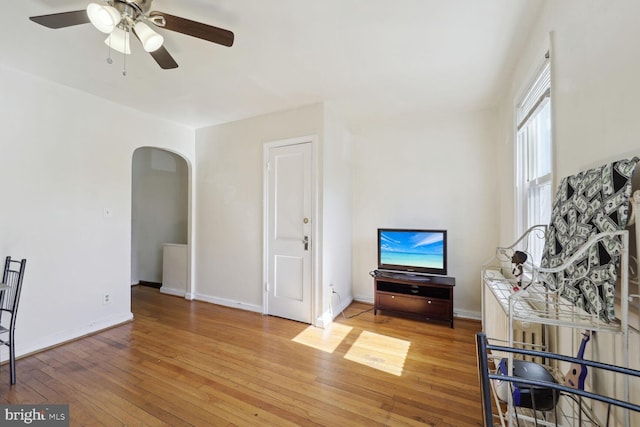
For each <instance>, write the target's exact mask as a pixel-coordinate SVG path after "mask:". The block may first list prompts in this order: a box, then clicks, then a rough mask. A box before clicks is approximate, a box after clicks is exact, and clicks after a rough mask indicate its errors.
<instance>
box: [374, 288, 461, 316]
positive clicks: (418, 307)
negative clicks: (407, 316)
mask: <svg viewBox="0 0 640 427" xmlns="http://www.w3.org/2000/svg"><path fill="white" fill-rule="evenodd" d="M377 307H378V309H381V310H385V309H386V310H390V311H397V312H402V313H412V314H417V315H420V316H424V317H426V318H428V319H435V320H449V308H450V304H449V301H442V300H438V299H434V298H422V297H410V296H404V295H393V294H383V293H380V294H379V295H378V304H377Z"/></svg>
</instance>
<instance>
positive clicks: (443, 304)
mask: <svg viewBox="0 0 640 427" xmlns="http://www.w3.org/2000/svg"><path fill="white" fill-rule="evenodd" d="M455 284H456V279H455V278H454V277H446V276H426V275H424V276H423V275H420V276H419V275H411V274H404V273H388V272H385V273H380V274H379V275H377V276H375V277H374V286H375V304H374V306H373V314H374V315H376V314H378V310H383V311H390V312H395V313H399V314H407V315H412V316H417V317H419V318H421V319H427V320H440V321H446V322H450V324H451V327H452V328H453V287H454V286H455Z"/></svg>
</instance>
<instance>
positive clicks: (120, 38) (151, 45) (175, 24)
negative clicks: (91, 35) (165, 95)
mask: <svg viewBox="0 0 640 427" xmlns="http://www.w3.org/2000/svg"><path fill="white" fill-rule="evenodd" d="M103 2H104V3H105V4H103V5H101V4H98V3H89V5H88V6H87V8H86V10H85V9H82V10H75V11H71V12H62V13H54V14H51V15H40V16H31V17H30V18H29V19H30V20H32V21H33V22H36V23H38V24H40V25H44V26H45V27H48V28H54V29H58V28H65V27H71V26H74V25H80V24H87V23H89V22H91V23H92V24H93V25H94V26H95V27H96V28H97V29H98V30H100V31H102V32H103V33H106V34H109V36H108V37H107V39H106V40H105V43H106V44H107V45H109V46H110V47H111V48H112V49H115V50H117V51H119V52H122V53H124V54H129V53H131V50H130V47H129V36H130V34H131V33H133V34H134V35H135V36H136V37H137V38H138V40H140V42H141V43H142V46H143V47H144V49H145V50H146V51H147V52H149V54H150V55H151V56H152V57H153V59H155V61H156V62H157V63H158V65H160V67H161V68H163V69H165V70H166V69H171V68H177V67H178V63H177V62H176V61H175V60H174V59H173V57H172V56H171V55H170V54H169V52H168V51H167V49H165V47H164V46H163V45H162V44H163V42H164V38H163V37H162V36H161V35H160V34H158V33H157V32H155V31H154V30H153V29H152V28H151V26H150V25H149V24H152V25H153V26H155V27H159V28H164V29H165V30H169V31H175V32H178V33H182V34H186V35H188V36H192V37H197V38H199V39H202V40H207V41H210V42H212V43H217V44H220V45H223V46H232V45H233V39H234V35H233V33H232V32H231V31H229V30H225V29H222V28H218V27H214V26H211V25H207V24H202V23H200V22H196V21H192V20H190V19H186V18H181V17H179V16H174V15H169V14H168V13H164V12H158V11H151V3H152V2H153V0H103Z"/></svg>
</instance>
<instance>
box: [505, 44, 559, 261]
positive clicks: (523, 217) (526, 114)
mask: <svg viewBox="0 0 640 427" xmlns="http://www.w3.org/2000/svg"><path fill="white" fill-rule="evenodd" d="M517 101H518V102H517V103H515V108H514V110H515V111H514V112H515V115H514V117H515V126H514V183H515V185H514V187H515V188H514V190H515V198H514V200H515V205H514V219H515V222H514V224H515V232H516V236H522V235H523V234H524V233H525V232H526V231H527V230H528V229H529V228H530V227H532V226H535V225H539V224H534V223H530V221H531V218H532V217H533V216H535V215H533V212H532V209H534V206H533V205H532V200H533V199H534V196H532V194H533V192H534V191H535V189H536V188H537V189H543V188H544V187H545V186H548V187H549V188H548V190H547V191H549V193H548V196H549V200H548V206H547V208H548V209H549V215H548V216H549V218H547V219H546V221H545V220H541V219H540V220H538V221H537V222H538V223H540V222H542V223H543V225H548V223H549V221H550V217H551V212H550V210H551V207H552V204H553V175H554V174H553V170H554V163H553V160H554V159H553V150H554V144H553V126H554V125H553V102H552V96H551V61H550V58H549V54H548V53H547V54H546V55H545V59H544V61H543V63H542V65H541V66H540V67H539V68H538V70H537V71H536V73H535V75H534V78H533V79H532V80H531V83H530V84H529V85H528V86H527V87H526V90H525V91H524V92H523V94H522V95H521V96H520V97H519V98H517ZM547 107H548V120H549V122H548V132H549V133H548V135H547V136H548V147H547V148H548V152H547V153H544V154H545V155H548V156H549V157H548V158H547V159H546V162H547V164H548V172H547V171H545V172H546V173H542V174H537V172H536V174H534V175H533V178H532V179H530V177H531V176H532V174H531V170H535V171H537V167H538V161H539V159H540V157H539V156H540V154H541V153H540V151H535V150H540V147H539V146H536V147H533V146H532V144H534V145H535V144H536V142H539V141H541V139H540V138H537V137H536V136H535V135H534V136H533V137H532V136H531V135H530V132H532V130H531V126H530V125H532V124H533V125H535V124H536V122H535V120H537V119H540V118H541V117H540V116H539V115H540V114H541V113H542V111H543V109H545V108H547ZM523 132H524V134H523ZM545 142H546V141H545ZM545 142H543V143H545ZM545 145H546V143H545ZM537 216H538V217H540V216H541V215H540V212H537ZM545 216H546V214H545ZM524 244H525V245H527V248H525V250H527V251H528V249H529V248H531V249H532V251H533V252H534V253H533V254H532V255H533V256H534V259H533V260H532V261H534V262H535V263H536V264H537V263H538V262H539V261H540V256H541V255H542V246H543V242H542V243H534V241H531V239H529V240H528V241H526V242H524Z"/></svg>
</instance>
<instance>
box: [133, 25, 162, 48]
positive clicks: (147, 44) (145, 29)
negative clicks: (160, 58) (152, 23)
mask: <svg viewBox="0 0 640 427" xmlns="http://www.w3.org/2000/svg"><path fill="white" fill-rule="evenodd" d="M134 29H135V31H136V34H137V35H138V37H139V38H140V41H141V42H142V46H143V47H144V50H146V51H147V52H155V51H156V50H158V49H159V48H160V46H162V43H164V37H162V36H161V35H160V34H158V33H156V32H155V31H153V30H152V29H151V28H150V27H149V26H148V25H147V24H145V23H144V22H142V21H138V22H136V25H135V26H134Z"/></svg>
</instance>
